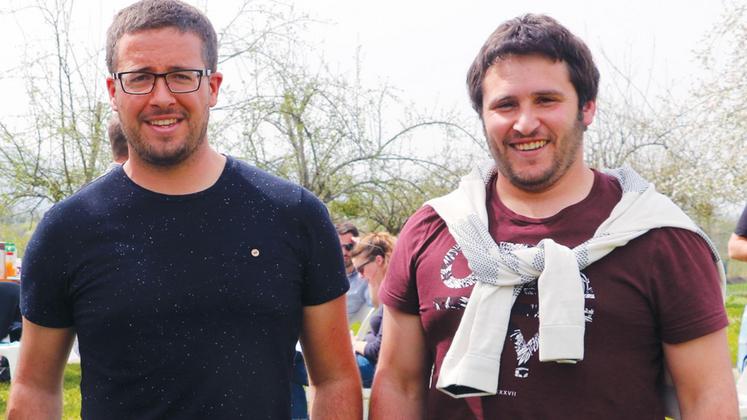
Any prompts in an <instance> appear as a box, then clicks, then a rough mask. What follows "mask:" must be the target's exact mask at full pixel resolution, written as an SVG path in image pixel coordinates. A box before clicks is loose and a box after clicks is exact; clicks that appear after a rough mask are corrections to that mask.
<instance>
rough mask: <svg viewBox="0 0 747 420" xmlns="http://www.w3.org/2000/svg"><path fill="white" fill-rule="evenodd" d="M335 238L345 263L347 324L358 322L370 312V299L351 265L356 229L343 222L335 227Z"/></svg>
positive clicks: (357, 233)
mask: <svg viewBox="0 0 747 420" xmlns="http://www.w3.org/2000/svg"><path fill="white" fill-rule="evenodd" d="M335 228H336V229H337V236H338V237H339V238H340V247H341V248H342V258H343V261H344V263H345V272H346V273H347V276H348V283H349V284H350V289H348V292H347V293H346V295H345V298H346V300H347V302H346V306H347V312H348V323H353V322H356V321H357V322H360V321H362V320H363V318H365V316H366V314H368V312H369V311H370V310H371V308H372V306H371V297H370V296H369V294H368V286H367V285H366V281H365V280H363V278H361V276H360V273H358V270H356V268H355V266H354V265H353V261H352V260H351V259H350V251H352V250H353V248H354V247H355V244H356V242H357V241H358V236H359V235H360V234H359V232H358V228H357V227H356V226H355V225H354V224H352V223H350V222H343V223H338V224H337V225H335Z"/></svg>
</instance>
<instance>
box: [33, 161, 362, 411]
mask: <svg viewBox="0 0 747 420" xmlns="http://www.w3.org/2000/svg"><path fill="white" fill-rule="evenodd" d="M347 288H348V281H347V278H346V276H345V270H344V266H343V262H342V257H341V254H340V246H339V241H338V239H337V233H336V231H335V230H334V227H333V226H332V223H331V222H330V220H329V215H328V213H327V210H326V208H325V207H324V205H323V204H322V203H321V202H320V201H319V200H318V199H316V198H315V197H314V196H313V195H312V194H311V193H309V192H308V191H306V190H304V189H303V188H301V187H299V186H297V185H295V184H292V183H290V182H287V181H284V180H281V179H279V178H276V177H274V176H271V175H269V174H267V173H264V172H262V171H260V170H258V169H256V168H254V167H251V166H249V165H247V164H245V163H243V162H240V161H238V160H236V159H233V158H231V157H229V158H228V159H227V162H226V168H225V169H224V171H223V173H222V174H221V176H220V178H219V179H218V181H217V182H216V183H215V185H213V186H212V187H210V188H208V189H207V190H205V191H201V192H198V193H195V194H188V195H179V196H173V195H172V196H170V195H163V194H158V193H155V192H152V191H149V190H146V189H143V188H141V187H140V186H138V185H136V184H135V183H133V182H132V181H131V180H130V179H129V178H128V177H127V176H126V175H125V173H124V171H123V170H122V169H121V168H115V169H114V170H112V171H111V172H109V173H107V174H106V175H104V176H102V177H101V178H99V179H97V180H95V181H94V182H92V183H91V184H89V185H87V186H86V187H84V188H83V189H81V191H79V192H78V193H76V194H75V195H73V196H72V197H70V198H68V199H66V200H64V201H62V202H60V203H59V204H57V205H55V206H54V207H53V208H52V209H50V210H49V211H48V212H47V214H46V215H45V217H44V220H43V221H42V222H41V223H40V224H39V227H38V228H37V230H36V232H35V233H34V235H33V238H32V240H31V242H30V243H29V246H28V249H27V253H26V258H25V260H24V273H23V287H22V304H21V306H22V312H23V314H24V316H25V317H26V318H28V319H29V320H31V321H32V322H34V323H36V324H39V325H42V326H46V327H70V326H72V327H74V328H75V329H76V331H77V333H78V337H79V341H80V352H81V359H82V369H83V377H82V383H81V391H82V394H83V404H82V411H83V416H84V418H94V419H97V418H107V419H113V418H137V419H145V418H198V417H199V418H202V417H205V416H209V417H211V418H239V417H243V418H252V419H265V418H267V419H270V418H272V419H281V418H289V416H290V410H289V405H290V403H289V393H288V389H289V388H290V385H289V378H290V369H291V362H292V358H293V355H294V345H295V343H296V340H297V338H298V334H299V330H300V324H301V314H302V307H303V306H304V305H315V304H319V303H323V302H326V301H329V300H331V299H334V298H336V297H338V296H340V295H342V294H344V293H345V291H346V290H347Z"/></svg>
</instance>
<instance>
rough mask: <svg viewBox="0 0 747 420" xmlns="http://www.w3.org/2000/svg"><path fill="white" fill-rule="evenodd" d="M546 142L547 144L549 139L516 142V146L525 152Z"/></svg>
mask: <svg viewBox="0 0 747 420" xmlns="http://www.w3.org/2000/svg"><path fill="white" fill-rule="evenodd" d="M546 144H547V140H540V141H532V142H529V143H519V144H516V145H515V146H514V147H516V148H517V149H519V150H521V151H522V152H525V151H527V150H536V149H539V148H540V147H542V146H544V145H546Z"/></svg>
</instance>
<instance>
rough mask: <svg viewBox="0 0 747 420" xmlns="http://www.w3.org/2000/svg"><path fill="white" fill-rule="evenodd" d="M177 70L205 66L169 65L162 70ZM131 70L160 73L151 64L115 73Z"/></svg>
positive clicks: (203, 68)
mask: <svg viewBox="0 0 747 420" xmlns="http://www.w3.org/2000/svg"><path fill="white" fill-rule="evenodd" d="M179 70H205V67H200V66H195V67H191V66H171V67H167V68H166V71H165V72H163V73H168V72H171V71H179ZM131 71H141V72H146V73H161V72H157V71H155V70H154V69H153V67H152V66H145V67H138V68H136V69H132V70H123V71H121V72H117V73H124V72H131Z"/></svg>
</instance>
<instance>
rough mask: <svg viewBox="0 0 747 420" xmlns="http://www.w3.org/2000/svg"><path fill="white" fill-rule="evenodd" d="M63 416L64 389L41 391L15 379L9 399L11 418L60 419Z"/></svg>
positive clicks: (8, 414)
mask: <svg viewBox="0 0 747 420" xmlns="http://www.w3.org/2000/svg"><path fill="white" fill-rule="evenodd" d="M61 417H62V389H61V388H60V389H58V390H52V391H40V390H38V389H33V388H32V387H29V386H27V385H25V384H23V383H22V382H19V381H14V382H13V386H12V387H11V392H10V400H9V401H8V412H7V418H8V419H9V420H26V419H29V420H30V419H59V418H61Z"/></svg>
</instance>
